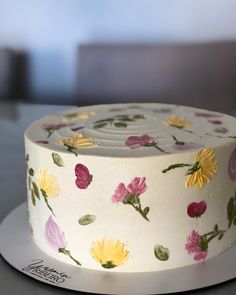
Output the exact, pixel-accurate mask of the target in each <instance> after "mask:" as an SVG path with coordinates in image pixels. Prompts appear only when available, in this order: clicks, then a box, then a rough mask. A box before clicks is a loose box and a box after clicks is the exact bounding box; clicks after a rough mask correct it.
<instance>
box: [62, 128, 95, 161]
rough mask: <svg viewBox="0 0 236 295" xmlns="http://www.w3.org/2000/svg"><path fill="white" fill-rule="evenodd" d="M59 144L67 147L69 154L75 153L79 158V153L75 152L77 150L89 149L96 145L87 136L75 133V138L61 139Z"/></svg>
mask: <svg viewBox="0 0 236 295" xmlns="http://www.w3.org/2000/svg"><path fill="white" fill-rule="evenodd" d="M58 142H59V144H61V145H63V146H65V147H67V150H68V151H69V152H72V153H74V154H75V155H76V156H77V153H76V152H75V150H76V149H79V148H88V147H92V146H94V145H95V142H94V141H93V140H92V139H91V138H88V137H86V136H84V135H83V134H82V133H79V132H78V133H75V134H74V135H73V136H69V137H63V138H61V139H59V141H58Z"/></svg>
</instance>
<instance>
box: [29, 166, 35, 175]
mask: <svg viewBox="0 0 236 295" xmlns="http://www.w3.org/2000/svg"><path fill="white" fill-rule="evenodd" d="M29 175H30V176H34V169H32V168H30V169H29Z"/></svg>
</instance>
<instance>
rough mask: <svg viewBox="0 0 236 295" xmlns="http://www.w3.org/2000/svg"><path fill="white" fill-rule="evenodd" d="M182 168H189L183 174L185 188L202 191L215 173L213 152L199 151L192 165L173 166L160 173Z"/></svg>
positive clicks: (215, 165) (180, 164)
mask: <svg viewBox="0 0 236 295" xmlns="http://www.w3.org/2000/svg"><path fill="white" fill-rule="evenodd" d="M182 167H190V168H188V170H187V172H186V174H185V175H187V176H188V178H187V180H186V182H185V185H186V187H187V188H191V187H194V186H196V187H197V188H198V189H202V188H203V187H204V186H205V185H206V184H207V183H209V181H210V180H211V179H212V178H213V177H214V175H215V173H216V170H217V162H216V160H215V152H214V150H213V149H210V148H204V149H201V150H200V151H199V152H198V153H197V156H196V159H195V162H194V163H192V164H186V163H178V164H173V165H170V166H169V167H168V168H166V169H164V170H162V173H166V172H168V171H170V170H172V169H176V168H182Z"/></svg>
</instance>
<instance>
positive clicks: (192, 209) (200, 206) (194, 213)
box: [187, 201, 207, 218]
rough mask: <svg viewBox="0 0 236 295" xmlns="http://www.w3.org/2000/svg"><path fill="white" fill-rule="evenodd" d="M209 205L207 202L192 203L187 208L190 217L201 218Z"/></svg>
mask: <svg viewBox="0 0 236 295" xmlns="http://www.w3.org/2000/svg"><path fill="white" fill-rule="evenodd" d="M206 208H207V205H206V202H205V201H200V202H198V203H197V202H192V203H190V204H189V205H188V207H187V214H188V216H189V217H197V218H198V217H201V215H202V214H203V213H204V212H205V211H206Z"/></svg>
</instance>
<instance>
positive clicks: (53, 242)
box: [44, 216, 81, 266]
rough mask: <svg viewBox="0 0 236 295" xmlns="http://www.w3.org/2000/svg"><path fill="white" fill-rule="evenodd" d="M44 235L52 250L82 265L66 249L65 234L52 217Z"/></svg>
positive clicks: (48, 221)
mask: <svg viewBox="0 0 236 295" xmlns="http://www.w3.org/2000/svg"><path fill="white" fill-rule="evenodd" d="M44 234H45V239H46V241H47V243H48V244H49V246H50V247H51V248H53V249H54V250H56V251H58V252H59V253H62V254H64V255H66V256H68V257H69V258H70V259H72V260H73V261H74V262H75V263H76V264H77V265H79V266H80V265H81V263H80V262H79V261H78V260H76V259H75V258H74V257H73V256H72V255H71V253H70V251H69V250H68V249H66V248H67V242H66V239H65V234H64V232H62V231H61V230H60V228H59V226H58V225H57V224H56V222H55V221H54V220H53V218H52V216H50V217H49V218H48V220H47V222H46V224H45V231H44Z"/></svg>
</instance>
